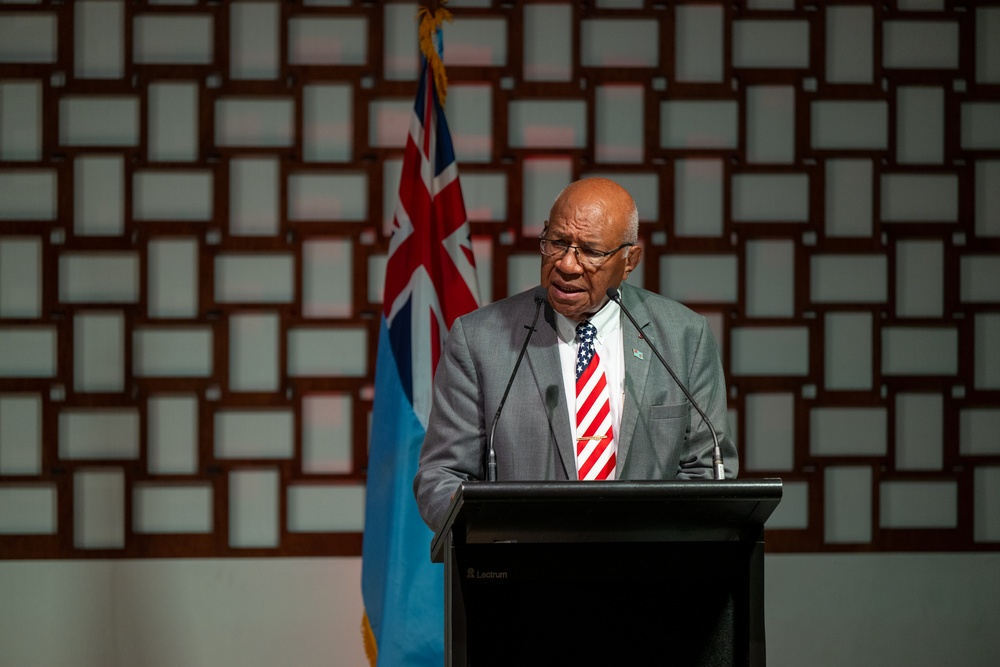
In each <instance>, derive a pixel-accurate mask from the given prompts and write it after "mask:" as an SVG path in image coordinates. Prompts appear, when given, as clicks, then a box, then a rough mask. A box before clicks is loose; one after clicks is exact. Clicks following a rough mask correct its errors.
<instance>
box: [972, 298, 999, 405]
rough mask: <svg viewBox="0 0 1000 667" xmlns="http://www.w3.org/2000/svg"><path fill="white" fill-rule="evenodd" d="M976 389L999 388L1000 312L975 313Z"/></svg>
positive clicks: (974, 364)
mask: <svg viewBox="0 0 1000 667" xmlns="http://www.w3.org/2000/svg"><path fill="white" fill-rule="evenodd" d="M975 317H976V322H975V338H974V341H975V342H974V345H975V346H976V351H975V354H974V357H973V358H974V360H975V361H974V363H973V366H975V369H976V370H975V386H976V389H1000V313H976V316H975Z"/></svg>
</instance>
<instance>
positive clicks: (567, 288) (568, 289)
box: [553, 283, 586, 294]
mask: <svg viewBox="0 0 1000 667" xmlns="http://www.w3.org/2000/svg"><path fill="white" fill-rule="evenodd" d="M553 287H555V288H556V289H557V290H559V291H560V292H562V293H563V294H577V293H579V292H585V291H586V290H584V289H583V288H582V287H573V286H572V285H562V284H560V283H554V284H553Z"/></svg>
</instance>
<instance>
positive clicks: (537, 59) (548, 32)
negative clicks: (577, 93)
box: [523, 4, 573, 81]
mask: <svg viewBox="0 0 1000 667" xmlns="http://www.w3.org/2000/svg"><path fill="white" fill-rule="evenodd" d="M523 11H524V23H523V27H524V80H525V81H569V80H570V79H571V78H572V76H573V35H572V31H571V26H572V25H573V22H572V7H571V6H570V5H568V4H563V5H557V4H539V5H534V4H526V5H523Z"/></svg>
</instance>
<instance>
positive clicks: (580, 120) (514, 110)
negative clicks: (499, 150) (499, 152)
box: [507, 100, 587, 148]
mask: <svg viewBox="0 0 1000 667" xmlns="http://www.w3.org/2000/svg"><path fill="white" fill-rule="evenodd" d="M507 116H508V126H507V131H508V141H509V142H510V145H511V147H512V148H583V147H584V146H586V143H587V132H586V128H587V106H586V103H585V102H584V101H583V100H512V101H511V102H510V103H509V105H508V109H507Z"/></svg>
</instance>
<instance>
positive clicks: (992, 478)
mask: <svg viewBox="0 0 1000 667" xmlns="http://www.w3.org/2000/svg"><path fill="white" fill-rule="evenodd" d="M972 488H973V509H972V516H973V529H974V534H975V538H974V539H975V541H976V542H1000V512H997V511H996V508H997V507H1000V466H978V467H977V468H976V472H975V477H974V481H973V483H972Z"/></svg>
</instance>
